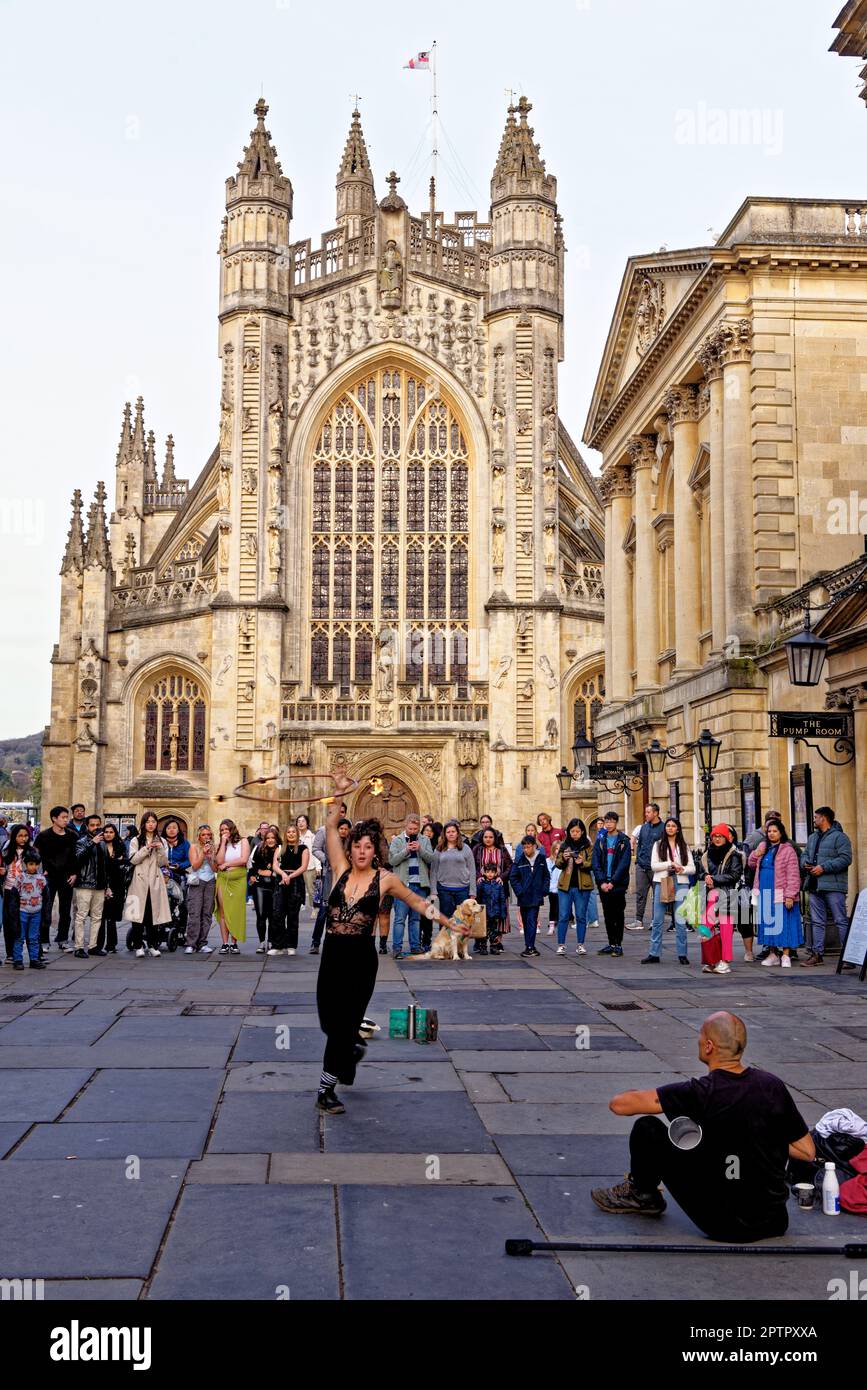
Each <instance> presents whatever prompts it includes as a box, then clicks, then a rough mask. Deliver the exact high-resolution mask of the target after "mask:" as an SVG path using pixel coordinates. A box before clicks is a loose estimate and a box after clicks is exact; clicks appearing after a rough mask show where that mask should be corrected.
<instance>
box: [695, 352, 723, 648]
mask: <svg viewBox="0 0 867 1390" xmlns="http://www.w3.org/2000/svg"><path fill="white" fill-rule="evenodd" d="M698 360H699V362H700V363H701V365H702V367H703V369H704V375H705V379H706V381H707V384H708V390H709V392H710V418H709V420H708V449H709V450H710V554H709V555H708V557H707V558H708V562H709V564H710V613H711V629H712V638H711V650H712V651H713V652H714V653H717V652H722V651H723V649H724V647H725V644H726V602H725V593H726V590H725V582H726V581H725V552H726V524H725V523H726V486H725V485H726V472H725V462H724V454H723V447H724V446H723V370H722V363H721V362H720V358H719V343H718V340H717V338H716V336H715V335H713V336H711V337H710V338H708V339H707V340H706V341H705V342H704V343H703V344H702V346H701V347H700V348H699V350H698Z"/></svg>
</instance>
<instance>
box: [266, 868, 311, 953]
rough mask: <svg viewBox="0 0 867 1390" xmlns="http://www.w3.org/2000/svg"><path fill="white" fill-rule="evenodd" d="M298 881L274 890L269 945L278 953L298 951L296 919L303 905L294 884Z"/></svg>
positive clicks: (300, 894)
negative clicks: (272, 919)
mask: <svg viewBox="0 0 867 1390" xmlns="http://www.w3.org/2000/svg"><path fill="white" fill-rule="evenodd" d="M300 881H301V880H300V879H293V880H292V883H291V884H290V885H289V887H287V886H286V885H285V884H281V885H280V886H279V887H278V888H277V890H276V894H275V901H274V925H273V927H272V929H271V945H272V946H274V947H276V949H277V950H278V951H286V950H292V951H297V950H298V918H299V917H300V915H301V908H302V907H303V905H304V896H303V894H302V893H299V892H298V890H297V888H295V884H296V883H299V882H300ZM292 889H294V890H295V891H294V892H293V891H292Z"/></svg>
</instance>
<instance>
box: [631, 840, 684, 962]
mask: <svg viewBox="0 0 867 1390" xmlns="http://www.w3.org/2000/svg"><path fill="white" fill-rule="evenodd" d="M650 869H651V873H652V874H653V925H652V926H651V929H650V951H649V952H648V954H647V955H646V956H645V957H644V959H643V960H642V962H641V964H642V965H658V964H659V962H660V958H661V953H662V928H663V924H664V922H665V916H666V913H667V912H670V913H671V914H672V916H673V918H674V925H675V929H676V932H677V936H676V941H677V959H678V960H679V961H680V964H681V965H689V957H688V955H687V953H686V922H685V921H684V918H683V915H682V913H681V912H680V911H678V908H679V907H680V906H681V905H682V902H683V899H684V898H685V896H686V894H687V893H688V891H689V887H690V879H691V878H692V877H693V875H694V874H695V860H694V859H693V857H692V852H691V850H690V849H689V846H688V845H687V843H686V840H685V839H684V837H683V830H682V829H681V825H680V821H679V820H677V819H675V817H674V816H669V818H668V820H667V821H666V822H665V830H664V832H663V835H662V839H661V840H657V841H656V843H655V844H654V846H653V852H652V854H651V857H650Z"/></svg>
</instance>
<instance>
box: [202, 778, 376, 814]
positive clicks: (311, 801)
mask: <svg viewBox="0 0 867 1390" xmlns="http://www.w3.org/2000/svg"><path fill="white" fill-rule="evenodd" d="M326 780H327V781H329V782H333V783H334V784H335V785H334V789H333V791H332V793H331V794H330V795H327V796H313V797H311V796H258V795H256V794H254V793H253V792H251V791H250V790H248V789H249V788H250V787H263V786H265V785H266V784H267V783H268V782H281V783H283V784H285V783H286V782H324V781H326ZM373 780H374V779H373V778H369V779H368V782H372V781H373ZM336 783H337V777H336V776H335V774H334V773H333V772H307V773H303V772H299V773H292V774H291V775H290V776H288V777H284V776H282V775H281V774H280V773H279V772H278V773H276V774H275V775H274V776H273V777H254V778H253V780H252V781H251V782H242V783H241V784H240V786H238V787H235V789H234V791H233V792H232V796H238V797H241V798H243V800H245V801H259V802H261V803H262V805H269V806H316V805H318V804H319V803H320V802H323V803H327V802H331V801H336V800H337V798H338V797H341V798H342V797H344V796H348V795H349V793H350V792H354V791H355V790H356V789H357V788H358V787H359V786H360V785H361V783H360V782H359V781H358V780H357V779H353V780H352V781H351V782H350V783H349V786H347V787H340V788H338V787H337V785H336ZM281 789H282V788H281ZM214 800H215V801H228V800H229V798H228V797H227V796H215V797H214Z"/></svg>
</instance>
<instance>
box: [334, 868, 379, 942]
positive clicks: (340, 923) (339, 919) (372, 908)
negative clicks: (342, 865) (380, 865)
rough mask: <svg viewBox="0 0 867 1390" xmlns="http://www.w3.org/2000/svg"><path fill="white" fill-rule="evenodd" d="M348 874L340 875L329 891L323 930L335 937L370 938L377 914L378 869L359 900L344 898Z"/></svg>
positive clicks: (346, 872)
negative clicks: (326, 915) (326, 916)
mask: <svg viewBox="0 0 867 1390" xmlns="http://www.w3.org/2000/svg"><path fill="white" fill-rule="evenodd" d="M349 873H350V870H349V869H347V870H346V871H345V872H344V873H342V874H341V876H340V878H339V879H338V880H337V882H336V883H335V885H334V887H333V889H332V890H331V897H330V898H329V899H328V919H327V922H326V926H325V930H326V931H328V932H331V933H333V934H334V935H335V936H372V935H373V929H374V927H375V925H376V919H377V916H378V914H379V898H380V893H379V869H377V871H376V873H375V874H374V875H373V878H372V879H371V881H370V886H369V887H368V888H367V889H366V890H365V891H364V892H363V893H362V895H361V897H360V898H349V899H347V897H346V881H347V879H348V878H349Z"/></svg>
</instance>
